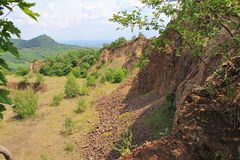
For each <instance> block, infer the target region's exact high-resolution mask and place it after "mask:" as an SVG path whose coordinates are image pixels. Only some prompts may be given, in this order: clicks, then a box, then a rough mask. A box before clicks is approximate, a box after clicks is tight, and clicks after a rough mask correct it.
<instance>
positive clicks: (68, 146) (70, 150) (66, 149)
mask: <svg viewBox="0 0 240 160" xmlns="http://www.w3.org/2000/svg"><path fill="white" fill-rule="evenodd" d="M73 149H74V145H73V144H71V143H68V144H66V145H65V146H64V150H65V151H66V152H68V153H69V152H72V151H73Z"/></svg>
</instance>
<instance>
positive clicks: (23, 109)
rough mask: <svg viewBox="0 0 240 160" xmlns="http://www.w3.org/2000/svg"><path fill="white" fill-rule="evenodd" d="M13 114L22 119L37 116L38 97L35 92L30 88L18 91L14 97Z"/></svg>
mask: <svg viewBox="0 0 240 160" xmlns="http://www.w3.org/2000/svg"><path fill="white" fill-rule="evenodd" d="M13 102H14V106H13V112H14V113H15V114H16V115H17V116H18V117H19V118H22V119H25V118H28V117H31V116H32V115H34V114H35V112H36V110H37V104H38V96H37V95H36V94H34V92H33V90H32V89H30V88H28V89H27V90H24V91H17V92H16V94H15V96H14V97H13Z"/></svg>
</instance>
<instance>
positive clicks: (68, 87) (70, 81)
mask: <svg viewBox="0 0 240 160" xmlns="http://www.w3.org/2000/svg"><path fill="white" fill-rule="evenodd" d="M64 93H65V95H66V97H67V98H73V97H76V96H77V95H78V94H79V93H80V86H79V84H78V83H77V81H76V78H75V77H74V76H73V75H72V74H70V75H68V77H67V82H66V84H65V86H64Z"/></svg>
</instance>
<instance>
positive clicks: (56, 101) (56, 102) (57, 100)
mask: <svg viewBox="0 0 240 160" xmlns="http://www.w3.org/2000/svg"><path fill="white" fill-rule="evenodd" d="M63 98H64V94H63V93H61V94H58V95H55V96H53V99H52V106H59V105H60V102H61V101H62V100H63Z"/></svg>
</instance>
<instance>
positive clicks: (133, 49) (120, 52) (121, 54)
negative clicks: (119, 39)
mask: <svg viewBox="0 0 240 160" xmlns="http://www.w3.org/2000/svg"><path fill="white" fill-rule="evenodd" d="M148 43H149V40H148V39H146V38H145V37H143V36H140V37H138V38H136V39H135V40H131V41H129V42H127V43H125V44H123V45H121V46H119V47H117V48H115V49H104V50H103V51H102V53H101V56H100V60H99V64H101V63H103V62H104V63H111V62H112V61H113V60H116V59H120V58H122V60H121V61H122V64H121V65H122V67H123V68H126V69H132V68H133V67H134V65H135V64H136V63H137V61H138V60H139V58H140V57H141V55H142V53H143V52H144V50H145V48H146V47H147V46H148Z"/></svg>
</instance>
